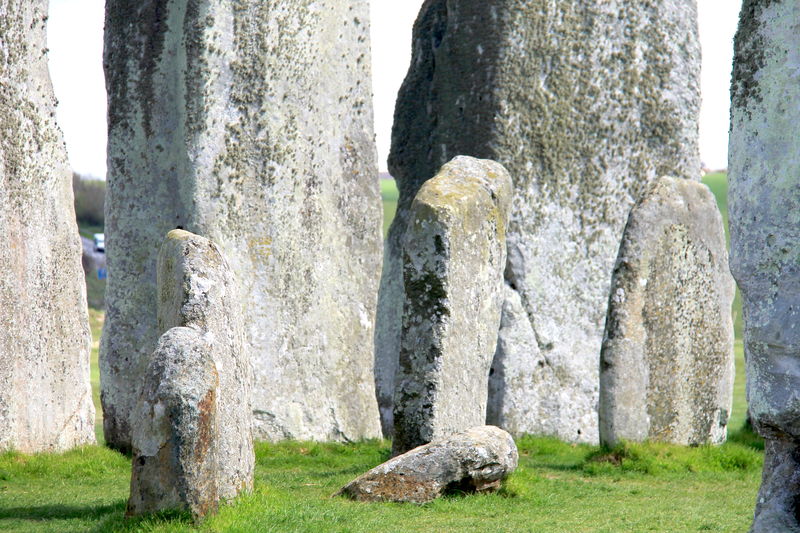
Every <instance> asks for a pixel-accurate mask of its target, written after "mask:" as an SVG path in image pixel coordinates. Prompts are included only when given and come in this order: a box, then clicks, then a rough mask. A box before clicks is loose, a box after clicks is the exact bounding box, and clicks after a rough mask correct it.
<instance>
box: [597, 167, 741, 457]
mask: <svg viewBox="0 0 800 533" xmlns="http://www.w3.org/2000/svg"><path fill="white" fill-rule="evenodd" d="M610 294H611V296H610V300H609V304H608V319H607V322H606V333H605V338H604V339H603V350H602V353H601V355H600V407H599V411H600V441H601V442H602V443H605V444H609V445H615V444H617V443H618V442H619V441H620V440H628V441H644V440H655V441H662V442H672V443H676V444H692V445H696V444H706V443H713V444H719V443H721V442H724V441H725V437H726V435H727V424H728V416H729V414H730V410H731V402H732V400H733V377H734V368H733V319H732V317H731V305H732V304H733V295H734V283H733V278H732V277H731V275H730V271H729V268H728V251H727V247H726V243H725V229H724V226H723V222H722V215H721V214H720V212H719V209H718V208H717V202H716V200H715V199H714V195H713V194H711V191H710V190H709V189H708V187H706V186H705V185H703V184H702V183H696V182H693V181H688V180H682V179H675V178H669V177H663V178H661V179H659V180H658V181H656V182H655V184H654V186H653V188H652V189H651V190H650V191H648V193H647V194H645V196H644V197H643V198H642V200H640V201H639V203H637V204H636V205H635V206H634V208H633V209H632V210H631V213H630V216H629V218H628V225H627V226H626V227H625V233H624V235H623V238H622V244H621V246H620V250H619V257H618V258H617V265H616V267H615V268H614V274H613V278H612V280H611V293H610Z"/></svg>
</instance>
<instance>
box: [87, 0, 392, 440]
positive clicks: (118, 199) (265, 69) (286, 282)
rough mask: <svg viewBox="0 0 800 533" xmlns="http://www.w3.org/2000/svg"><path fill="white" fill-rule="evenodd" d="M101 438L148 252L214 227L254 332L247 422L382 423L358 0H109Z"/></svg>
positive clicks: (282, 434) (320, 426)
mask: <svg viewBox="0 0 800 533" xmlns="http://www.w3.org/2000/svg"><path fill="white" fill-rule="evenodd" d="M106 5H107V8H106V9H107V11H106V42H105V69H106V77H107V86H108V93H109V182H108V198H107V200H108V202H107V206H108V216H107V218H106V235H107V238H108V243H107V248H108V262H109V264H108V268H109V281H108V283H109V284H108V293H107V305H108V314H107V319H106V324H105V326H106V327H105V332H104V336H103V344H102V347H101V377H102V383H103V402H104V408H105V414H106V418H105V431H106V438H107V440H108V441H109V442H110V443H112V444H113V445H114V446H116V447H118V448H125V447H126V446H128V445H129V442H130V412H131V409H132V406H133V402H134V400H135V397H136V396H135V394H136V391H135V387H132V386H131V383H136V381H137V379H139V378H140V377H141V376H142V375H143V373H144V371H145V367H146V364H147V361H148V359H149V357H150V354H151V353H152V352H153V349H154V348H155V345H156V340H157V339H158V327H157V326H156V315H155V307H154V306H153V301H154V300H155V254H156V250H157V247H158V243H159V242H160V241H161V238H162V236H163V235H164V233H165V232H166V231H168V230H170V229H172V228H175V227H176V226H182V227H184V228H186V229H187V230H190V231H193V232H195V233H199V234H202V235H206V236H208V237H209V238H211V239H212V240H214V241H215V242H217V243H219V245H220V247H221V248H222V249H223V251H224V253H225V256H226V257H227V259H228V261H229V262H230V266H231V269H232V270H233V273H234V277H235V279H236V280H237V282H238V283H239V284H240V287H239V291H240V295H241V297H240V299H239V300H238V301H236V303H235V304H234V305H237V306H238V307H239V308H240V309H241V310H243V312H244V316H245V319H246V329H247V340H248V342H249V343H250V344H251V345H252V346H253V349H254V352H253V357H254V359H253V363H254V369H255V386H254V389H253V409H254V413H255V435H256V437H257V438H259V439H270V440H276V439H283V438H296V439H318V440H354V439H361V438H366V437H376V436H378V435H380V425H379V421H378V411H377V404H376V401H375V391H374V381H373V357H374V355H373V353H374V349H373V346H374V344H373V336H374V332H373V329H374V315H375V306H376V301H377V283H378V282H377V279H378V275H379V272H380V267H381V233H380V232H381V220H382V215H381V203H380V191H379V184H378V179H377V165H376V155H375V146H374V140H373V137H374V134H373V127H372V106H371V103H370V101H371V84H370V81H369V80H370V57H369V38H368V37H369V18H368V2H367V0H349V1H346V2H342V1H334V0H322V1H311V0H300V1H298V0H293V1H289V0H280V1H275V2H261V1H256V0H236V1H223V0H209V1H206V2H202V3H200V4H198V3H197V2H189V1H188V0H178V1H174V2H168V3H164V2H161V1H156V0H146V1H141V0H135V1H134V0H109V1H108V2H107V4H106Z"/></svg>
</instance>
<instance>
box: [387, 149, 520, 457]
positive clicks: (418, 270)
mask: <svg viewBox="0 0 800 533" xmlns="http://www.w3.org/2000/svg"><path fill="white" fill-rule="evenodd" d="M511 191H512V184H511V178H510V177H509V175H508V172H507V171H506V170H505V169H504V168H503V167H502V166H501V165H498V164H497V163H495V162H494V161H481V160H476V159H473V158H471V157H456V158H455V159H453V160H452V161H451V162H449V163H448V164H446V165H445V166H444V167H442V169H441V171H440V172H439V173H438V174H437V175H436V176H435V177H434V178H432V179H430V180H428V181H427V182H426V183H425V185H423V187H422V188H421V189H420V190H419V192H418V193H417V196H416V198H414V203H413V204H412V205H411V210H410V213H409V223H408V230H407V231H406V234H405V239H404V242H403V289H404V295H405V298H404V301H403V331H402V334H401V342H400V368H399V371H398V376H397V389H396V392H395V405H394V420H395V436H394V440H393V442H392V448H393V453H394V454H395V455H397V454H400V453H405V452H407V451H408V450H410V449H412V448H416V447H417V446H420V445H423V444H427V443H429V442H431V441H432V440H433V439H436V438H440V437H445V436H447V435H450V434H452V433H457V432H459V431H463V430H466V429H468V428H471V427H473V426H476V425H482V423H483V421H484V420H486V398H487V394H488V391H487V387H488V383H489V367H490V366H491V364H492V358H493V356H494V351H495V347H496V345H497V330H498V328H499V326H500V310H501V307H502V304H503V269H504V268H505V264H506V241H505V236H506V227H507V225H508V211H509V207H510V205H511Z"/></svg>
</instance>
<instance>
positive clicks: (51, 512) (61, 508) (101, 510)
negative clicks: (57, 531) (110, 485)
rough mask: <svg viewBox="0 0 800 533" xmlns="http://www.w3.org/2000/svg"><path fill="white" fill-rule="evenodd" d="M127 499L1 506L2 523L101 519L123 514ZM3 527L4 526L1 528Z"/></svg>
mask: <svg viewBox="0 0 800 533" xmlns="http://www.w3.org/2000/svg"><path fill="white" fill-rule="evenodd" d="M124 512H125V500H120V501H119V502H118V503H112V504H107V505H32V506H29V507H11V508H8V509H4V508H2V507H0V525H2V521H3V520H8V519H15V520H70V519H74V518H81V519H100V518H103V517H105V516H106V515H109V514H118V515H120V516H121V515H122V514H123V513H124ZM0 529H2V528H0Z"/></svg>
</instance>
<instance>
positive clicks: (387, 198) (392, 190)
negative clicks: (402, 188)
mask: <svg viewBox="0 0 800 533" xmlns="http://www.w3.org/2000/svg"><path fill="white" fill-rule="evenodd" d="M380 184H381V199H383V236H384V237H386V234H387V233H388V232H389V225H390V224H391V223H392V220H393V219H394V214H395V213H396V212H397V198H398V197H399V193H398V191H397V184H396V183H395V181H394V180H392V179H388V180H380Z"/></svg>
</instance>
